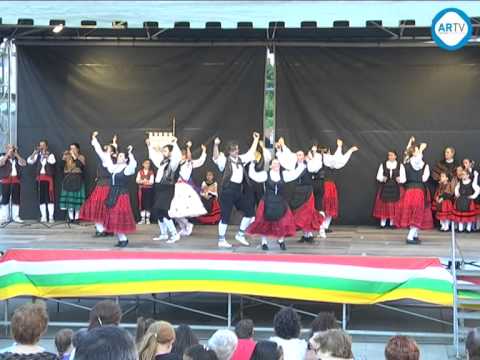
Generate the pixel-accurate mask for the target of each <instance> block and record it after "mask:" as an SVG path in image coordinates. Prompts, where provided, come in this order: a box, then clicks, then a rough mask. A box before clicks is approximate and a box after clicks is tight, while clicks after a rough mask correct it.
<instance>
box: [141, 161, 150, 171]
mask: <svg viewBox="0 0 480 360" xmlns="http://www.w3.org/2000/svg"><path fill="white" fill-rule="evenodd" d="M142 168H144V169H145V170H150V169H151V168H152V162H151V161H150V159H145V160H143V162H142Z"/></svg>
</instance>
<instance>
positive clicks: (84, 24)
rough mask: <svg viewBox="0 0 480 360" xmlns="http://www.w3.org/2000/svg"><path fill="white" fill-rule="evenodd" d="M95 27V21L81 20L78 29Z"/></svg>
mask: <svg viewBox="0 0 480 360" xmlns="http://www.w3.org/2000/svg"><path fill="white" fill-rule="evenodd" d="M96 26H97V22H96V21H95V20H82V21H81V22H80V27H82V28H94V27H96Z"/></svg>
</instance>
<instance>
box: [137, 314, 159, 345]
mask: <svg viewBox="0 0 480 360" xmlns="http://www.w3.org/2000/svg"><path fill="white" fill-rule="evenodd" d="M154 322H155V319H152V318H144V317H142V316H140V317H139V318H138V319H137V331H136V333H135V343H136V344H137V345H140V343H141V342H142V339H143V337H144V336H145V333H146V332H147V330H148V328H149V327H150V325H152V324H153V323H154Z"/></svg>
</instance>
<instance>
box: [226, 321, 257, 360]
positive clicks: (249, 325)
mask: <svg viewBox="0 0 480 360" xmlns="http://www.w3.org/2000/svg"><path fill="white" fill-rule="evenodd" d="M253 328H254V324H253V321H252V320H250V319H243V320H240V321H239V322H238V323H237V325H236V326H235V334H236V335H237V338H238V343H237V348H236V350H235V353H234V354H233V357H232V360H250V358H251V357H252V354H253V351H254V350H255V344H256V343H255V341H254V340H253Z"/></svg>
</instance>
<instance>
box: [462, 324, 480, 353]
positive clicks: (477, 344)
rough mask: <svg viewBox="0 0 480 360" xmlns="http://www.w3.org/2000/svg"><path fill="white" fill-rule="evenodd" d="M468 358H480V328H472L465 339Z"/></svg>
mask: <svg viewBox="0 0 480 360" xmlns="http://www.w3.org/2000/svg"><path fill="white" fill-rule="evenodd" d="M465 350H466V353H467V356H468V360H480V334H479V331H478V328H476V329H473V330H470V332H469V333H468V335H467V340H465Z"/></svg>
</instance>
